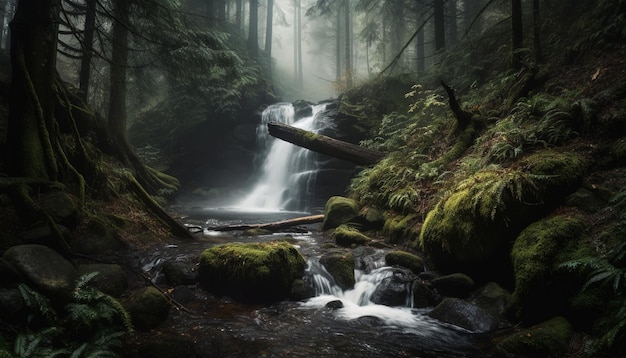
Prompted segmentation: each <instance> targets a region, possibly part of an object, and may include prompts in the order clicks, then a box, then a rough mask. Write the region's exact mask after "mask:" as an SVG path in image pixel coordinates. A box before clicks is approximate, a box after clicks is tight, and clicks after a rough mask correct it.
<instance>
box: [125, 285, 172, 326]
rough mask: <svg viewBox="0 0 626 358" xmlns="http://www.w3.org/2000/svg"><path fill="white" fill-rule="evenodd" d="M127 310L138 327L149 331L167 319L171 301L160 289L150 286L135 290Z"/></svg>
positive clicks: (134, 324)
mask: <svg viewBox="0 0 626 358" xmlns="http://www.w3.org/2000/svg"><path fill="white" fill-rule="evenodd" d="M126 310H127V311H128V314H129V315H130V318H131V320H132V322H133V326H134V327H135V328H136V329H138V330H140V331H148V330H150V329H152V328H155V327H156V326H158V325H159V324H161V323H163V322H164V321H165V320H166V319H167V315H168V314H169V310H170V303H169V301H168V299H167V298H166V297H165V296H164V295H163V294H162V293H161V292H160V291H159V290H157V289H156V288H154V287H152V286H149V287H144V288H142V289H140V290H138V291H135V292H133V294H132V295H131V296H130V297H129V298H128V301H127V303H126Z"/></svg>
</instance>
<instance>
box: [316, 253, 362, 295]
mask: <svg viewBox="0 0 626 358" xmlns="http://www.w3.org/2000/svg"><path fill="white" fill-rule="evenodd" d="M320 264H322V265H323V266H324V268H325V269H326V271H328V273H329V274H330V275H331V276H332V277H333V278H334V279H335V283H337V285H338V286H339V287H341V289H342V290H348V289H351V288H354V283H355V278H354V256H353V255H352V253H351V252H349V251H344V250H335V251H331V252H328V253H326V254H324V255H322V257H320Z"/></svg>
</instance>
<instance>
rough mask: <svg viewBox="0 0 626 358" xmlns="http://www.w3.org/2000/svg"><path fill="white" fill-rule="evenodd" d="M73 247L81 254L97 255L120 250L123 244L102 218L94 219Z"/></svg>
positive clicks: (79, 235) (86, 225)
mask: <svg viewBox="0 0 626 358" xmlns="http://www.w3.org/2000/svg"><path fill="white" fill-rule="evenodd" d="M71 247H72V249H73V250H74V251H76V252H78V253H81V254H85V255H97V254H102V253H105V252H107V251H110V250H118V249H120V248H121V247H122V243H121V242H120V241H119V240H118V239H117V238H116V237H115V235H114V234H113V232H112V231H111V229H110V227H109V225H107V224H106V223H105V222H104V221H103V220H101V219H100V218H97V217H92V218H91V219H89V221H87V223H86V224H85V227H84V228H83V230H81V231H80V233H79V234H78V235H77V237H76V239H75V240H73V241H72V243H71Z"/></svg>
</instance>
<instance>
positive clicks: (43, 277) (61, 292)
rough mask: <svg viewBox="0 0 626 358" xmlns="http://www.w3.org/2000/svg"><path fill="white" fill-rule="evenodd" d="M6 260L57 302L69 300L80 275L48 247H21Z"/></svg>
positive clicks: (17, 247) (28, 280)
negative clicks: (62, 299) (63, 299)
mask: <svg viewBox="0 0 626 358" xmlns="http://www.w3.org/2000/svg"><path fill="white" fill-rule="evenodd" d="M3 257H4V259H5V260H6V261H7V262H9V263H10V264H12V265H13V267H15V269H16V270H17V271H18V272H19V273H20V275H21V276H22V277H23V278H24V280H25V281H26V284H28V285H29V286H31V287H33V288H34V289H36V290H38V291H40V292H42V293H43V294H48V295H50V296H52V297H56V298H69V297H70V296H71V294H72V291H73V289H74V283H75V281H76V279H77V278H78V271H77V270H76V268H74V266H73V265H72V264H71V263H70V262H69V261H68V260H66V259H65V258H63V256H61V255H60V254H59V253H57V252H56V251H54V250H52V249H51V248H49V247H47V246H42V245H18V246H13V247H10V248H9V249H8V250H7V251H6V252H5V253H4V256H3Z"/></svg>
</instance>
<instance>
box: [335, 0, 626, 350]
mask: <svg viewBox="0 0 626 358" xmlns="http://www.w3.org/2000/svg"><path fill="white" fill-rule="evenodd" d="M625 11H626V8H625V4H624V3H623V2H615V1H601V2H598V3H594V4H573V3H572V2H569V1H568V2H559V3H558V4H557V3H552V5H551V6H548V7H545V9H544V10H543V13H542V17H541V19H542V20H543V21H542V23H541V34H542V38H541V57H538V56H537V51H535V49H534V48H533V45H532V36H531V37H528V38H526V45H527V46H528V47H529V48H527V49H524V51H523V52H524V53H523V58H524V66H523V67H522V69H521V70H519V71H513V70H511V68H510V66H509V64H510V54H509V53H508V51H509V49H510V45H509V41H510V38H509V37H508V31H507V30H508V27H507V26H509V25H507V24H508V22H507V21H502V23H500V24H497V25H494V26H493V27H490V28H488V29H485V31H484V32H483V33H482V35H481V36H480V37H477V38H472V39H465V40H464V41H463V42H462V43H461V44H460V45H458V46H457V47H456V48H454V49H452V50H449V51H447V52H446V53H443V54H440V55H439V58H438V60H437V64H436V65H435V66H433V68H432V69H431V71H429V72H428V73H426V74H423V75H421V76H419V78H418V79H417V80H414V76H413V75H407V74H400V75H396V76H391V77H386V78H382V77H381V78H377V79H375V80H373V81H371V82H368V83H365V84H363V85H361V86H359V87H358V88H355V89H353V90H351V91H348V92H346V93H344V95H342V97H341V100H342V103H341V106H340V112H341V113H342V115H343V116H345V117H347V118H352V119H353V120H355V121H356V122H357V123H359V126H360V128H366V130H367V131H368V132H369V134H370V139H368V140H365V141H363V143H362V144H363V145H366V146H369V147H371V148H375V149H378V150H382V151H385V152H387V153H388V156H387V158H386V159H384V160H382V161H381V162H380V163H378V164H377V165H376V166H374V167H372V168H366V169H364V170H363V171H362V172H361V173H360V174H359V175H358V176H357V177H356V178H355V179H354V180H353V182H352V185H351V187H350V196H351V197H352V198H354V199H355V200H357V201H358V202H359V203H360V204H361V205H362V209H361V210H362V211H361V212H362V213H364V212H370V213H371V212H372V211H380V212H383V213H384V217H385V223H384V226H383V227H382V228H381V229H379V230H377V231H375V232H373V233H370V234H371V235H378V236H379V237H381V238H383V239H384V240H385V241H386V242H387V243H388V244H391V245H402V246H404V247H405V248H406V249H408V250H412V251H414V252H416V253H420V254H423V255H424V256H425V257H426V258H427V259H428V260H429V261H430V264H431V267H434V268H435V269H436V270H439V271H441V272H445V273H452V272H463V273H467V274H469V275H470V276H471V277H472V278H473V279H474V280H475V281H477V282H483V283H486V282H490V281H496V282H498V283H499V284H501V285H502V286H504V287H506V288H507V289H508V290H510V291H511V292H512V301H511V304H510V305H509V308H508V312H507V313H508V315H509V317H510V318H511V319H512V320H513V321H518V322H522V323H523V324H524V325H525V326H530V325H533V324H538V323H540V322H546V321H547V320H549V319H550V318H552V317H555V316H563V317H565V318H566V319H567V321H568V322H569V323H571V324H572V326H573V328H574V330H575V331H577V332H584V333H583V335H582V336H581V337H584V338H581V342H582V341H583V340H584V341H585V342H586V343H585V344H584V345H585V346H586V347H587V349H590V348H589V347H591V346H592V345H589V343H599V344H598V345H595V346H594V347H595V348H596V349H608V350H611V349H618V350H619V349H622V350H623V348H624V347H623V346H621V345H622V344H621V343H619V342H623V337H624V328H625V327H624V320H625V319H626V310H625V309H624V307H625V303H626V302H625V301H624V294H625V293H626V284H625V283H624V275H625V272H626V269H625V267H626V266H625V265H626V262H625V260H624V258H625V254H626V241H625V239H626V231H625V230H624V227H625V226H624V225H625V224H626V216H625V214H624V208H625V206H626V191H625V190H626V176H625V174H626V140H625V138H624V135H625V134H626V85H625V83H626V60H625V58H626V57H625V55H626V46H625V45H624V39H625V38H626V27H625V24H624V21H623V17H624V13H625ZM530 22H531V19H525V23H526V24H529V23H530ZM529 31H530V30H529ZM439 81H445V83H447V84H449V85H450V87H452V88H454V89H455V90H456V92H455V94H454V96H455V97H456V98H457V99H458V101H459V102H460V104H461V109H462V111H463V114H464V115H467V116H469V118H471V119H470V121H469V123H463V122H461V121H458V120H455V113H453V111H452V110H451V107H450V103H449V102H448V95H447V94H446V92H445V91H444V89H443V88H442V86H441V85H440V84H439ZM357 118H358V120H357ZM617 346H620V347H617ZM581 347H582V343H581V346H580V347H579V348H580V349H581V350H583V348H581ZM587 353H589V351H588V352H587ZM592 355H593V354H592Z"/></svg>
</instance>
